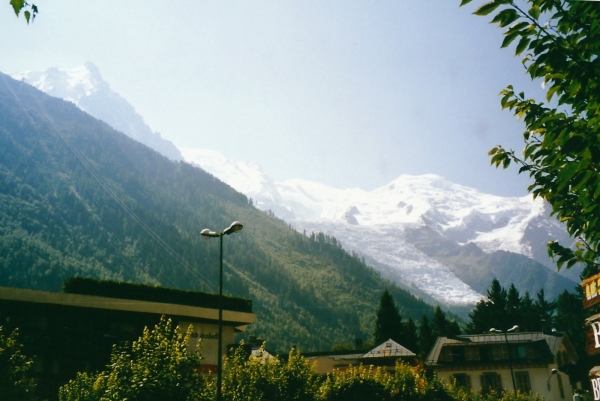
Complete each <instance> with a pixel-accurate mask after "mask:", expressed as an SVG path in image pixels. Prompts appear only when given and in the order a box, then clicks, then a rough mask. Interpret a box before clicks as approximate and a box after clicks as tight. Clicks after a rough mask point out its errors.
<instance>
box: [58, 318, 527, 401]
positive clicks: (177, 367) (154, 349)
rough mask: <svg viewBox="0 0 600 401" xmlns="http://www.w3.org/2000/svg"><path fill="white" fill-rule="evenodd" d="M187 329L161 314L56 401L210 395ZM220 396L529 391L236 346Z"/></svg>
mask: <svg viewBox="0 0 600 401" xmlns="http://www.w3.org/2000/svg"><path fill="white" fill-rule="evenodd" d="M190 334H191V333H190V331H188V332H187V333H185V334H184V333H182V332H181V330H180V329H179V328H175V329H172V327H171V321H170V320H166V319H164V318H163V319H161V321H160V323H159V324H158V325H156V326H155V327H154V329H153V330H148V329H146V330H145V331H144V334H143V335H142V337H140V339H139V340H138V341H135V342H134V343H133V345H132V347H131V348H124V347H117V346H115V348H114V350H113V354H112V357H111V363H110V365H108V370H107V371H104V372H100V373H96V374H86V373H80V374H78V376H77V378H76V379H74V380H72V381H71V382H69V383H68V384H66V385H64V386H63V387H61V389H60V392H59V400H60V401H117V400H118V401H122V400H128V401H150V400H182V401H183V400H189V401H192V400H193V401H208V400H214V399H215V393H216V391H215V390H216V389H215V386H216V380H214V378H213V377H209V376H202V375H200V374H199V373H198V372H197V371H196V370H194V368H195V367H197V366H199V365H200V363H201V356H200V353H199V352H198V351H196V352H188V350H187V347H186V344H187V340H188V338H189V336H190ZM223 399H224V400H227V401H244V400H248V401H277V400H282V401H284V400H285V401H353V400H367V399H368V400H383V401H396V400H397V401H401V400H402V401H404V400H407V401H408V400H410V401H421V400H422V401H446V400H447V401H496V400H502V401H520V400H523V401H524V400H530V399H531V398H530V397H529V396H525V395H522V394H514V393H506V394H504V395H498V396H496V395H490V396H487V397H482V396H481V395H480V394H478V393H472V392H467V391H464V390H462V389H460V388H455V387H453V386H449V385H447V384H445V383H442V382H440V381H439V380H437V379H435V378H428V377H427V376H426V374H425V371H424V370H422V369H420V368H415V367H411V366H408V365H406V364H402V363H398V364H397V366H396V371H395V372H386V371H384V370H382V369H381V368H373V367H364V366H359V367H351V368H350V369H348V370H346V371H343V372H341V371H336V372H334V373H332V374H329V375H327V376H325V377H323V376H319V375H317V374H315V373H314V371H313V369H312V368H311V366H310V365H309V363H308V362H307V361H306V360H305V359H304V358H303V357H302V356H301V355H300V353H299V352H298V351H296V350H292V351H291V352H290V354H289V357H288V358H287V359H286V360H282V359H279V358H276V357H272V356H270V355H268V354H267V353H265V352H264V351H263V350H261V351H259V352H258V353H257V354H256V355H254V356H251V357H250V358H248V356H247V355H246V354H245V353H244V351H243V350H242V348H239V349H238V350H237V351H236V352H235V353H234V355H233V356H231V358H228V359H227V360H226V362H225V364H224V371H223Z"/></svg>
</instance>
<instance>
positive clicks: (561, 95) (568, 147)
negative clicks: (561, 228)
mask: <svg viewBox="0 0 600 401" xmlns="http://www.w3.org/2000/svg"><path fill="white" fill-rule="evenodd" d="M471 1H472V0H462V1H461V6H463V5H465V4H467V3H470V2H471ZM492 13H494V16H493V19H492V22H493V23H496V24H498V26H499V27H500V28H504V29H505V30H504V40H503V42H502V47H508V46H509V45H511V44H512V43H515V44H516V46H515V54H516V55H517V56H520V57H521V58H522V61H523V65H524V67H525V69H526V72H527V74H528V75H529V76H530V77H531V79H533V80H541V81H542V85H543V86H544V88H545V90H546V99H544V100H543V101H540V100H536V99H531V98H527V96H526V95H525V93H523V92H520V93H519V92H518V91H517V90H516V89H515V88H513V86H512V85H511V86H508V87H507V88H506V89H504V90H503V91H502V92H501V95H502V99H501V105H502V108H503V109H509V110H511V111H512V112H513V113H514V114H515V116H517V117H518V118H520V119H523V121H524V123H525V126H526V130H525V132H524V133H523V139H524V142H525V147H524V149H523V152H522V154H521V155H518V154H517V153H516V152H515V151H514V150H507V149H504V148H503V147H501V146H497V147H495V148H493V149H492V150H491V151H490V155H491V156H492V159H491V162H492V164H495V165H496V166H503V167H504V168H506V167H508V166H509V165H510V164H511V163H513V162H514V163H517V164H518V165H520V169H519V173H528V174H529V175H530V177H531V178H533V183H532V184H531V185H530V186H529V188H528V190H529V192H531V193H532V194H533V195H534V196H536V197H537V196H539V197H542V198H543V199H545V200H546V201H547V202H548V203H549V204H550V205H551V207H552V214H553V215H555V216H556V218H557V219H558V220H560V221H561V222H564V223H566V228H567V231H568V232H569V234H570V235H571V236H572V237H573V238H576V239H577V242H576V243H575V247H573V249H572V248H571V247H570V246H569V244H558V243H557V242H550V243H549V244H548V253H549V255H550V256H552V257H554V258H555V260H556V263H557V266H558V268H559V269H560V268H561V267H562V266H566V267H567V268H570V267H572V266H573V265H574V264H575V263H577V262H581V263H583V264H585V266H586V270H585V271H584V273H583V274H584V275H586V276H587V275H590V274H592V273H595V272H598V271H599V267H600V265H599V263H598V261H599V257H600V254H599V252H600V250H599V246H600V229H598V227H600V224H599V223H600V174H599V171H600V140H599V138H600V137H599V134H600V87H599V82H600V81H599V79H600V78H599V77H600V59H599V58H598V54H600V23H598V21H600V8H598V7H597V4H595V2H585V1H572V0H569V1H556V0H526V1H523V2H518V3H517V2H514V1H512V0H494V1H491V2H488V3H485V4H483V5H481V6H480V7H479V8H477V10H476V11H475V12H474V14H475V15H480V16H485V15H489V14H492Z"/></svg>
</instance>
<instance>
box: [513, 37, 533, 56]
mask: <svg viewBox="0 0 600 401" xmlns="http://www.w3.org/2000/svg"><path fill="white" fill-rule="evenodd" d="M529 42H531V39H529V38H528V37H527V36H523V37H522V38H521V40H520V41H519V44H518V45H517V48H516V50H515V56H518V55H519V54H521V53H523V50H525V49H526V48H527V45H529Z"/></svg>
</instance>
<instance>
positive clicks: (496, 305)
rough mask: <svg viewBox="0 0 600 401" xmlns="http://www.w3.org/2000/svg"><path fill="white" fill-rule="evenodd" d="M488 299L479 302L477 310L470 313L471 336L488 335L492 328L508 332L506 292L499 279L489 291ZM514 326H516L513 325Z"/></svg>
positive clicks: (469, 327)
mask: <svg viewBox="0 0 600 401" xmlns="http://www.w3.org/2000/svg"><path fill="white" fill-rule="evenodd" d="M487 295H488V296H487V299H482V300H481V301H479V302H477V304H476V305H475V308H473V310H472V311H471V313H469V318H470V319H471V321H470V322H468V323H467V332H469V333H471V334H479V333H487V332H489V330H490V329H491V328H495V329H499V330H506V329H508V328H510V327H512V326H509V324H510V322H509V321H508V320H509V319H508V313H507V310H506V307H507V303H508V300H507V294H506V290H505V289H504V288H503V287H502V286H501V285H500V282H499V281H498V280H497V279H493V280H492V284H491V285H490V289H489V290H488V291H487ZM513 325H514V324H513Z"/></svg>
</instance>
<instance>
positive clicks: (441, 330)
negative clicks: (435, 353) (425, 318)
mask: <svg viewBox="0 0 600 401" xmlns="http://www.w3.org/2000/svg"><path fill="white" fill-rule="evenodd" d="M449 324H450V322H449V321H448V319H446V315H445V314H444V312H443V311H442V308H440V306H439V305H438V306H436V307H435V309H434V311H433V319H432V320H431V328H432V330H433V334H434V335H435V336H436V337H446V336H448V325H449Z"/></svg>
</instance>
